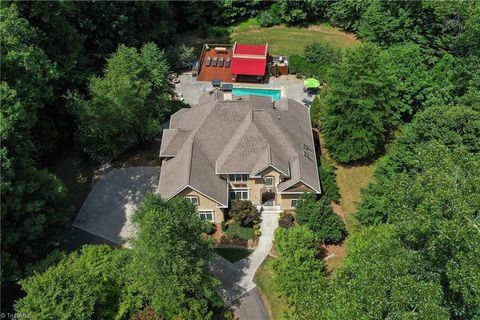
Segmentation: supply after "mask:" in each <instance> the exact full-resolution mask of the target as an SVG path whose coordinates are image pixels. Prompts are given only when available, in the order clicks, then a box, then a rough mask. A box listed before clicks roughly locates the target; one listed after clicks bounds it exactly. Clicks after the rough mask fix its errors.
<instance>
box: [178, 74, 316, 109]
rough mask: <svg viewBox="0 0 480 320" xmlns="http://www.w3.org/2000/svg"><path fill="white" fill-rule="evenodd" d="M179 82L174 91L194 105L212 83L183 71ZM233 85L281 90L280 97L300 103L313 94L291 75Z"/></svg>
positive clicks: (310, 98) (310, 99)
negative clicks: (198, 79) (307, 91)
mask: <svg viewBox="0 0 480 320" xmlns="http://www.w3.org/2000/svg"><path fill="white" fill-rule="evenodd" d="M179 79H180V83H178V84H177V85H175V92H180V93H183V97H184V98H185V102H186V103H188V104H190V105H191V106H194V105H196V104H197V103H198V100H199V97H200V96H201V95H202V94H204V93H206V92H208V91H209V90H211V89H212V88H213V87H212V84H211V83H210V82H208V81H197V80H196V78H195V77H192V75H191V73H184V74H181V75H180V76H179ZM233 86H234V87H239V88H252V89H277V90H280V92H281V97H282V98H290V99H293V100H296V101H298V102H300V103H302V100H303V99H308V100H309V101H312V100H313V98H314V96H309V95H308V94H307V93H305V92H303V79H297V78H296V77H295V76H293V75H288V76H280V77H277V78H275V77H271V78H270V81H269V83H264V84H261V83H258V84H257V83H238V82H237V83H235V84H234V85H233Z"/></svg>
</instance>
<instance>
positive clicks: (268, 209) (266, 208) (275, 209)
mask: <svg viewBox="0 0 480 320" xmlns="http://www.w3.org/2000/svg"><path fill="white" fill-rule="evenodd" d="M262 208H263V211H262ZM257 210H258V211H260V212H261V213H262V214H263V213H266V214H268V213H279V212H280V211H282V209H280V206H278V205H276V206H260V205H259V206H257Z"/></svg>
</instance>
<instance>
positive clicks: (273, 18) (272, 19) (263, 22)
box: [257, 10, 281, 27]
mask: <svg viewBox="0 0 480 320" xmlns="http://www.w3.org/2000/svg"><path fill="white" fill-rule="evenodd" d="M257 20H258V23H259V24H260V26H261V27H271V26H274V25H276V24H279V23H280V22H281V21H280V18H279V17H278V15H277V14H276V13H275V12H274V11H273V10H267V11H262V12H260V14H259V15H258V18H257Z"/></svg>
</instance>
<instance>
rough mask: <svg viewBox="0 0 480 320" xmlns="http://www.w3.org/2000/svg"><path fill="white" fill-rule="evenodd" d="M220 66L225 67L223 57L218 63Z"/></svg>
mask: <svg viewBox="0 0 480 320" xmlns="http://www.w3.org/2000/svg"><path fill="white" fill-rule="evenodd" d="M218 66H219V67H223V57H221V58H220V60H219V61H218Z"/></svg>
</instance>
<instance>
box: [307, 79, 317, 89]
mask: <svg viewBox="0 0 480 320" xmlns="http://www.w3.org/2000/svg"><path fill="white" fill-rule="evenodd" d="M303 85H304V86H305V88H307V89H313V88H318V87H319V86H320V81H318V80H317V79H314V78H308V79H305V81H303Z"/></svg>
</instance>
